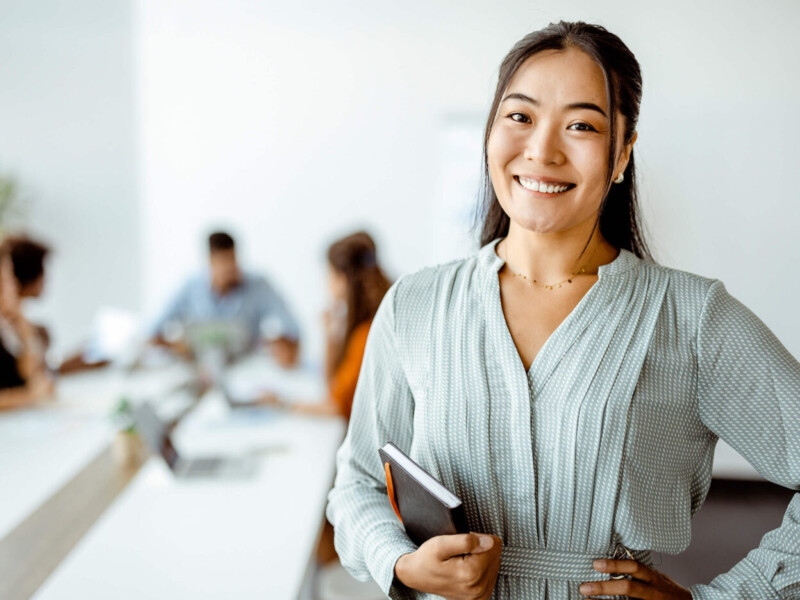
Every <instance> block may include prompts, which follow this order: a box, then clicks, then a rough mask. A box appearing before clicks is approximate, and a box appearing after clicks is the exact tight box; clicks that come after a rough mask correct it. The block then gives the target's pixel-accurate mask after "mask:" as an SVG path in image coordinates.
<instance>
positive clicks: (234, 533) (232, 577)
mask: <svg viewBox="0 0 800 600" xmlns="http://www.w3.org/2000/svg"><path fill="white" fill-rule="evenodd" d="M221 407H222V402H221V400H220V399H219V398H211V399H206V400H204V402H203V405H201V407H199V410H198V411H197V412H196V413H195V414H192V415H191V417H190V418H189V419H188V420H187V422H185V423H182V424H181V426H180V430H179V431H178V432H176V442H177V445H178V446H179V448H180V449H181V450H183V451H185V452H186V453H187V454H188V455H191V454H192V453H201V452H208V451H209V450H212V449H216V450H219V449H220V448H222V447H226V448H227V449H228V450H229V451H231V452H236V451H239V450H243V449H260V450H261V454H260V458H259V467H260V468H259V471H258V474H257V477H256V478H254V479H252V480H248V481H242V482H235V483H234V482H230V481H221V480H217V481H214V480H205V481H186V480H183V481H181V480H176V479H174V478H173V477H172V475H171V473H170V472H169V471H168V470H167V468H166V467H165V465H164V464H163V462H162V461H160V460H157V459H151V460H150V462H148V464H146V465H145V467H144V468H143V469H142V471H140V473H139V475H137V477H136V478H135V479H134V481H133V482H132V484H131V485H130V486H129V487H128V488H127V489H126V490H125V492H124V493H123V494H122V496H121V497H120V498H119V499H118V500H117V501H116V502H115V503H114V504H113V505H112V507H111V508H110V509H109V510H108V511H107V512H106V513H105V514H104V515H103V517H102V518H101V519H100V520H99V521H98V522H97V523H96V524H95V526H94V528H93V529H92V530H91V531H90V532H89V534H87V535H86V536H85V537H84V539H83V540H82V541H81V542H80V543H79V544H78V546H76V548H75V549H74V550H73V552H72V553H71V554H70V555H69V556H68V557H67V558H66V559H65V560H64V561H63V562H62V563H61V565H60V566H59V567H58V569H56V571H55V572H54V573H53V575H52V576H51V577H50V578H49V579H48V580H47V581H46V582H45V584H44V585H43V586H42V587H41V588H40V589H39V591H38V592H37V594H36V595H35V596H34V597H35V598H36V599H37V600H49V599H53V600H55V599H58V600H65V599H71V598H75V599H76V600H77V599H80V600H92V599H98V600H101V599H102V600H106V599H108V598H114V599H115V600H126V599H131V600H133V599H135V600H140V599H142V598H148V599H150V598H152V599H157V598H164V599H170V600H171V599H175V598H189V597H190V598H193V599H195V600H203V599H206V598H208V599H213V600H219V599H220V598H236V599H237V600H247V599H250V598H252V599H256V598H257V599H259V600H264V599H269V600H295V599H296V598H297V596H298V594H299V592H300V587H301V585H302V583H303V580H304V577H305V575H306V571H307V569H308V565H309V559H310V557H312V556H313V550H314V546H315V543H316V539H317V536H318V533H319V530H320V526H321V524H322V516H323V511H324V506H325V501H326V496H327V492H328V490H329V489H330V486H331V484H332V481H333V475H334V463H335V451H336V448H337V447H338V445H339V443H340V442H341V439H342V436H343V434H344V423H343V421H341V420H339V419H329V418H320V419H313V418H308V417H297V416H291V415H283V416H276V417H274V418H266V419H262V418H253V419H246V418H239V417H238V416H235V415H234V416H233V419H230V420H228V421H227V422H226V421H225V420H224V419H220V416H222V415H223V413H224V407H223V408H221Z"/></svg>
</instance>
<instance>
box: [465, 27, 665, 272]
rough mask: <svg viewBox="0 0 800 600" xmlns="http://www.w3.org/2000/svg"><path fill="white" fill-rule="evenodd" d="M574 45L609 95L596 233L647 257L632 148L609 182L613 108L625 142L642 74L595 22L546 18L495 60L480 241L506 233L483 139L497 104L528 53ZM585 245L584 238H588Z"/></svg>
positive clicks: (506, 223) (613, 140)
mask: <svg viewBox="0 0 800 600" xmlns="http://www.w3.org/2000/svg"><path fill="white" fill-rule="evenodd" d="M569 47H575V48H578V49H579V50H582V51H583V52H585V53H586V54H588V55H589V56H590V57H591V58H592V59H593V60H594V61H595V62H596V63H597V64H598V65H599V66H600V69H601V70H602V71H603V77H604V78H605V82H606V96H607V97H608V108H609V119H610V131H611V135H610V140H609V144H608V174H607V185H606V188H607V192H606V196H605V198H604V200H603V203H602V205H601V206H600V213H599V216H598V224H597V225H599V227H600V233H602V235H603V237H604V238H605V239H606V240H607V241H608V243H609V244H611V245H612V246H614V247H615V248H625V249H626V250H630V251H631V252H633V253H634V254H636V255H637V256H638V257H640V258H644V259H647V260H652V255H651V254H650V250H649V248H648V246H647V243H646V241H645V239H644V234H643V226H642V223H641V218H640V216H639V206H638V199H637V194H636V166H635V164H634V157H633V152H631V156H630V160H629V161H628V166H627V167H626V169H625V171H624V175H625V179H624V181H623V182H622V183H618V184H613V185H612V182H611V179H612V178H613V176H614V163H615V160H614V159H615V156H616V152H617V148H616V126H617V125H616V122H617V111H619V112H620V113H621V114H622V115H623V116H624V117H625V121H624V122H625V130H624V132H623V142H624V143H625V144H627V143H629V142H630V141H631V139H633V134H634V132H635V131H636V124H637V121H638V120H639V104H640V102H641V99H642V74H641V71H640V69H639V63H638V62H637V60H636V57H635V56H634V55H633V53H632V52H631V51H630V50H629V49H628V47H627V46H626V45H625V44H624V43H623V42H622V40H621V39H619V38H618V37H617V36H616V35H614V34H613V33H610V32H609V31H607V30H606V29H604V28H603V27H600V26H599V25H589V24H587V23H582V22H575V23H569V22H565V21H560V22H559V23H551V24H550V25H548V26H547V27H545V28H544V29H540V30H539V31H534V32H533V33H529V34H528V35H526V36H525V37H524V38H522V39H521V40H520V41H519V42H517V44H516V45H515V46H514V47H513V48H512V49H511V51H510V52H509V53H508V54H507V55H506V57H505V58H504V59H503V62H502V64H501V65H500V73H499V76H498V80H497V89H496V90H495V94H494V100H493V101H492V108H491V110H490V111H489V119H488V120H487V122H486V131H485V133H484V138H483V190H482V196H483V199H482V205H481V210H480V213H479V218H481V217H482V219H483V224H482V227H481V237H480V242H481V246H484V245H486V244H488V243H489V242H491V241H492V240H495V239H497V238H499V237H505V236H506V235H507V234H508V227H509V224H510V220H509V218H508V215H507V214H506V213H505V211H504V210H503V208H502V207H501V206H500V202H498V200H497V194H496V193H495V191H494V187H493V186H492V181H491V178H490V175H489V156H488V152H487V149H488V145H489V136H490V134H491V132H492V125H493V124H494V120H495V115H496V114H497V109H498V107H499V106H500V101H501V100H502V96H503V93H504V92H505V90H506V88H507V87H508V84H509V82H510V81H511V78H512V77H513V76H514V74H515V73H516V72H517V70H518V69H519V68H520V66H521V65H522V63H524V62H525V61H526V60H527V59H528V58H530V57H531V56H533V55H534V54H537V53H538V52H542V51H543V50H565V49H567V48H569ZM587 245H588V240H587Z"/></svg>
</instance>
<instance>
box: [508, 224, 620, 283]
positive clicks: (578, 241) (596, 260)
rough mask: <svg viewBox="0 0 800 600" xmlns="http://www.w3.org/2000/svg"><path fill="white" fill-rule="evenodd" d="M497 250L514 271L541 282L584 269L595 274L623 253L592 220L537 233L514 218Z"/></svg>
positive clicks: (556, 279) (562, 278)
mask: <svg viewBox="0 0 800 600" xmlns="http://www.w3.org/2000/svg"><path fill="white" fill-rule="evenodd" d="M590 236H591V239H590ZM587 240H589V243H588V244H587V243H586V242H587ZM496 251H497V253H498V255H499V256H500V257H501V258H502V259H504V260H505V261H506V264H507V265H508V267H509V268H510V269H511V270H512V271H513V272H515V273H519V274H521V275H524V276H525V277H527V278H529V279H531V280H534V279H535V280H536V281H541V282H555V281H561V280H564V279H567V278H569V277H570V276H572V275H574V274H575V273H577V272H579V271H580V270H581V269H582V268H583V269H585V272H586V273H587V274H595V273H597V269H598V267H600V266H602V265H605V264H608V263H610V262H611V261H612V260H614V259H615V258H616V257H617V255H618V254H619V252H618V251H617V249H616V248H614V247H613V246H612V245H611V244H609V243H608V242H607V241H606V239H605V238H604V237H603V235H602V234H601V233H600V230H599V228H596V227H594V223H592V222H587V223H586V224H582V225H579V226H578V227H575V228H573V229H571V230H569V231H563V232H557V233H537V232H533V231H529V230H526V229H523V228H522V227H519V226H517V225H515V224H514V222H513V221H512V223H511V225H510V227H509V231H508V235H507V236H506V238H505V239H504V240H502V241H501V242H500V243H499V244H498V247H497V249H496Z"/></svg>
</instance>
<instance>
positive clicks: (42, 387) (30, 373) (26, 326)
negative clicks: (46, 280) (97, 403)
mask: <svg viewBox="0 0 800 600" xmlns="http://www.w3.org/2000/svg"><path fill="white" fill-rule="evenodd" d="M11 248H12V242H11V241H9V240H7V241H6V242H4V243H3V244H1V245H0V408H16V407H18V406H23V405H25V404H29V403H32V402H35V401H37V400H41V399H43V398H45V397H47V396H48V395H50V394H51V393H52V392H53V380H52V378H51V377H50V374H49V372H48V369H47V365H46V364H45V361H44V353H43V351H42V342H41V339H40V337H39V334H38V333H37V331H36V329H35V327H34V326H33V325H32V324H31V323H29V322H28V321H27V319H25V316H24V315H23V314H22V310H21V306H20V297H21V285H20V283H19V282H18V281H17V278H16V277H15V274H14V264H13V262H12V257H11Z"/></svg>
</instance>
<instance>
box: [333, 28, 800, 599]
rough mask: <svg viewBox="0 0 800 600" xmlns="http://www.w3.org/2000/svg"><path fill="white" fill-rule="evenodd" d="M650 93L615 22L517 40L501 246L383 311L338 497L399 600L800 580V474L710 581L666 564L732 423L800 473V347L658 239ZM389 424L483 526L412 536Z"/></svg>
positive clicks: (493, 227) (497, 124)
mask: <svg viewBox="0 0 800 600" xmlns="http://www.w3.org/2000/svg"><path fill="white" fill-rule="evenodd" d="M641 91H642V80H641V74H640V70H639V65H638V62H637V61H636V58H635V57H634V55H633V54H632V52H631V51H630V50H629V49H628V48H627V46H625V44H624V43H623V42H622V41H621V40H620V39H619V38H618V37H617V36H616V35H614V34H612V33H610V32H608V31H607V30H606V29H604V28H602V27H599V26H596V25H589V24H586V23H581V22H577V23H566V22H560V23H555V24H551V25H549V26H548V27H546V28H544V29H542V30H540V31H536V32H534V33H531V34H529V35H528V36H526V37H525V38H523V39H522V40H520V42H518V43H517V44H516V45H515V46H514V47H513V48H512V49H511V51H510V52H509V54H508V55H507V56H506V58H505V59H504V60H503V62H502V64H501V67H500V72H499V78H498V83H497V88H496V93H495V97H494V101H493V103H492V108H491V111H490V114H489V119H488V122H487V127H486V135H485V138H484V166H485V174H486V194H485V204H484V213H483V214H484V221H483V226H482V236H481V241H482V244H483V247H482V248H481V249H480V251H479V252H478V253H477V254H475V255H474V256H472V257H469V258H467V259H464V260H460V261H454V262H452V263H449V264H446V265H443V266H439V267H435V268H429V269H424V270H422V271H420V272H418V273H416V274H413V275H410V276H406V277H403V278H401V279H400V280H399V281H398V282H397V283H395V284H394V285H393V286H392V288H391V289H390V290H389V292H388V293H387V294H386V297H385V298H384V301H383V303H382V304H381V307H380V309H379V310H378V313H377V314H376V315H375V318H374V320H373V324H372V330H371V332H370V338H369V341H368V343H367V348H366V352H365V356H364V362H363V365H362V368H361V374H360V378H359V383H358V389H357V391H356V395H355V399H354V402H353V412H352V415H351V419H350V426H349V429H348V433H347V436H346V438H345V441H344V443H343V445H342V446H341V448H340V450H339V454H338V458H337V461H338V471H337V476H336V483H335V486H334V489H333V490H332V492H331V494H330V496H329V504H328V510H327V515H328V518H329V520H330V521H331V523H333V525H334V527H335V532H336V548H337V551H338V553H339V556H340V558H341V560H342V564H343V565H344V566H345V567H347V568H348V569H349V570H350V572H351V573H352V574H353V575H354V576H355V577H358V578H361V579H366V578H369V577H371V578H373V579H375V581H377V583H378V584H379V585H380V587H381V588H382V589H383V590H384V592H385V593H387V594H388V595H389V596H390V597H391V598H394V599H411V598H419V599H421V598H434V597H439V596H445V597H447V598H458V599H466V598H469V599H472V600H487V599H489V598H493V599H496V600H499V599H511V598H564V599H566V598H583V597H587V596H590V597H620V596H622V597H628V598H638V599H645V600H649V599H656V598H658V599H673V600H689V599H691V598H695V599H701V600H717V599H730V598H753V599H755V598H758V599H762V598H765V599H766V598H794V597H796V596H797V590H798V589H800V494H795V496H794V498H793V500H792V501H791V502H790V504H789V507H788V509H787V511H786V516H785V518H784V521H783V524H782V525H781V526H780V527H779V528H778V529H775V530H774V531H771V532H770V533H768V534H767V535H766V536H765V537H764V538H763V540H762V542H761V544H760V545H759V546H758V547H757V548H755V549H754V550H752V551H751V552H750V553H749V554H748V555H747V557H746V558H745V559H743V560H742V561H741V562H740V563H738V564H737V565H735V566H734V568H733V569H732V570H731V571H730V572H728V573H724V574H721V575H719V576H718V577H716V578H715V579H714V580H713V581H711V582H710V583H709V584H702V585H701V584H698V585H693V586H691V587H690V588H685V587H683V586H681V585H680V584H678V583H676V582H674V581H672V580H671V579H670V578H669V577H667V576H666V575H664V574H663V573H661V572H659V571H658V570H657V569H656V568H655V567H654V566H653V553H657V552H667V553H671V554H676V553H680V552H682V551H683V550H685V549H686V547H687V546H688V545H689V538H690V531H691V529H690V520H691V517H692V515H694V513H695V512H696V511H697V510H698V509H699V508H700V506H701V505H702V504H703V501H704V499H705V496H706V493H707V491H708V489H709V485H710V483H711V466H712V460H713V456H714V447H715V444H716V443H717V440H718V439H719V438H722V439H724V440H725V441H727V442H728V443H729V444H730V445H731V446H733V447H734V448H736V449H737V450H738V451H739V452H740V453H741V454H742V455H743V456H744V457H745V458H747V459H748V460H749V461H750V462H751V463H752V464H753V465H754V466H755V467H756V468H757V469H758V470H759V472H760V473H761V474H762V475H763V476H764V477H765V478H767V479H769V480H771V481H773V482H776V483H779V484H781V485H784V486H786V487H788V488H791V489H794V490H798V489H800V458H798V457H800V418H798V415H799V414H800V410H799V409H800V363H798V362H797V360H796V359H795V358H794V357H792V355H791V354H790V353H789V352H788V351H787V350H786V349H785V348H784V347H783V346H782V345H781V343H780V342H779V341H778V340H777V339H776V337H775V336H774V335H773V334H772V332H770V331H769V329H768V328H767V327H766V326H765V325H764V324H763V323H762V322H761V321H760V320H759V319H758V318H757V317H756V316H755V315H754V314H753V313H752V312H750V311H749V310H748V309H747V308H746V307H744V306H743V305H742V304H741V303H739V302H738V301H736V300H735V299H734V298H732V297H731V296H730V295H729V294H728V292H727V291H726V290H725V287H724V286H723V285H722V283H721V282H719V281H718V280H711V279H706V278H703V277H700V276H697V275H693V274H690V273H685V272H681V271H677V270H675V269H670V268H667V267H664V266H660V265H657V264H656V263H654V262H653V261H652V259H651V258H650V254H649V252H648V250H647V244H646V242H645V239H644V236H643V234H642V228H641V226H640V220H639V215H638V209H637V202H636V188H635V169H634V153H633V149H634V145H635V142H636V139H637V135H636V127H637V121H638V115H639V104H640V99H641ZM776 432H777V433H776ZM387 441H392V442H394V443H395V444H396V445H397V446H398V447H399V448H400V449H401V450H403V451H404V452H405V453H407V454H408V455H410V456H411V458H412V459H414V460H415V461H417V462H418V463H419V464H420V465H421V466H422V467H423V468H424V469H426V470H427V471H428V472H429V473H431V474H432V475H433V476H435V477H436V478H438V479H439V480H440V481H441V482H442V483H443V484H444V485H445V486H447V487H448V488H449V489H450V490H452V491H453V492H454V493H455V494H457V495H458V496H459V497H460V498H461V500H462V502H463V505H464V509H465V514H466V519H467V522H468V525H469V528H470V530H471V533H464V534H459V535H448V536H436V537H433V538H431V539H430V540H428V541H426V542H425V543H423V544H422V545H420V546H419V547H417V546H416V545H415V544H413V543H412V542H411V540H410V539H409V538H408V537H407V536H406V534H405V532H404V530H403V527H402V525H401V524H400V522H399V521H398V520H397V518H396V517H395V514H394V512H393V510H392V507H391V504H390V502H389V499H388V498H387V496H386V489H387V488H386V482H385V471H384V466H383V465H382V464H381V461H380V459H379V456H378V452H377V449H378V448H379V447H380V446H382V445H383V444H384V443H385V442H387Z"/></svg>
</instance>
